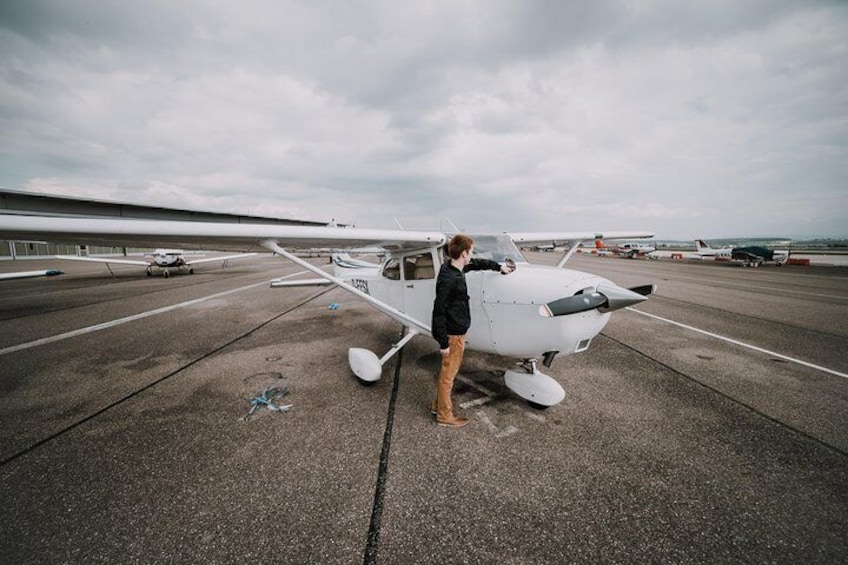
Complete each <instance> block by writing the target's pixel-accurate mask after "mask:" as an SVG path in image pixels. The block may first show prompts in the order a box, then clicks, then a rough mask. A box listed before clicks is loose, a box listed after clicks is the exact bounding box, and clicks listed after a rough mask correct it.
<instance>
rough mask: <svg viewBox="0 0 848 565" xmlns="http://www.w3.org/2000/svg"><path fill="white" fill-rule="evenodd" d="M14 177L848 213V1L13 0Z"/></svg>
mask: <svg viewBox="0 0 848 565" xmlns="http://www.w3.org/2000/svg"><path fill="white" fill-rule="evenodd" d="M0 132H2V143H0V186H2V187H5V188H11V189H19V190H30V191H38V192H49V193H55V194H69V195H75V196H81V197H94V198H101V199H107V200H126V201H131V202H139V203H147V204H158V205H162V206H169V207H187V208H197V209H204V210H225V211H232V212H239V213H251V214H261V215H277V216H283V217H297V218H303V219H313V220H329V219H331V218H335V219H337V220H338V221H343V222H354V223H356V224H357V225H358V226H360V227H394V226H395V223H394V218H395V217H397V218H398V219H399V220H400V222H401V223H402V224H404V226H406V227H409V228H428V229H429V228H438V227H439V225H440V222H443V221H444V220H443V219H444V218H449V219H450V220H452V221H453V222H454V223H455V224H457V225H458V226H460V227H461V228H462V229H468V230H473V231H505V230H516V231H517V230H522V231H531V230H546V231H547V230H583V229H588V230H598V229H603V230H611V229H648V230H653V231H655V232H656V233H657V235H658V237H660V238H664V239H690V238H693V237H696V236H701V237H733V236H785V237H802V236H813V235H817V236H831V237H845V236H848V2H844V1H831V2H825V1H821V2H820V1H814V0H806V1H803V2H799V1H795V0H787V1H782V0H746V1H744V2H740V1H738V0H713V1H707V2H679V1H677V0H668V1H663V0H620V1H611V0H604V1H592V2H566V1H556V0H551V1H530V0H516V1H509V0H502V1H498V0H465V1H462V0H444V1H434V2H423V1H410V2H395V1H390V0H386V1H365V2H351V1H342V0H339V1H322V0H318V1H315V2H312V1H309V2H307V1H300V2H287V1H280V0H267V1H266V0H260V1H254V0H240V1H239V2H223V1H221V2H208V1H205V0H204V1H200V0H181V1H179V2H173V1H171V0H162V1H158V0H133V1H132V2H115V1H107V0H98V1H95V0H74V1H73V2H68V1H65V0H53V1H46V0H3V2H2V3H0Z"/></svg>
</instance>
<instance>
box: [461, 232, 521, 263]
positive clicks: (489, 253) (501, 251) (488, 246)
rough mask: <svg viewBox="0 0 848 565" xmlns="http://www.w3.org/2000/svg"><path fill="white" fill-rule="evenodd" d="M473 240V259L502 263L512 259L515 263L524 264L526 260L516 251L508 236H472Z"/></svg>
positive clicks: (516, 248)
mask: <svg viewBox="0 0 848 565" xmlns="http://www.w3.org/2000/svg"><path fill="white" fill-rule="evenodd" d="M471 237H472V239H474V258H476V259H491V260H492V261H497V262H498V263H503V262H504V261H506V260H507V259H512V260H513V261H515V262H516V263H526V262H527V259H525V258H524V255H522V254H521V251H519V250H518V247H516V246H515V243H513V241H512V238H510V237H509V236H508V235H503V234H501V235H472V236H471Z"/></svg>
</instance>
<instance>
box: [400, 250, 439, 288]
mask: <svg viewBox="0 0 848 565" xmlns="http://www.w3.org/2000/svg"><path fill="white" fill-rule="evenodd" d="M403 278H404V279H406V280H408V281H423V280H429V279H434V278H436V268H435V267H434V266H433V255H432V254H431V253H430V252H429V251H428V252H427V253H417V254H415V255H407V256H406V257H404V258H403Z"/></svg>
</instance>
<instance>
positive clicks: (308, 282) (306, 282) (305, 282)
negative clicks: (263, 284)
mask: <svg viewBox="0 0 848 565" xmlns="http://www.w3.org/2000/svg"><path fill="white" fill-rule="evenodd" d="M333 284H336V283H334V282H332V281H328V280H327V279H300V280H295V281H272V282H271V288H283V287H290V286H330V285H333Z"/></svg>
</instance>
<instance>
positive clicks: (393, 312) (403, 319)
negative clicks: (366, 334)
mask: <svg viewBox="0 0 848 565" xmlns="http://www.w3.org/2000/svg"><path fill="white" fill-rule="evenodd" d="M260 245H261V246H262V247H264V248H265V249H267V250H269V251H273V252H274V253H277V254H278V255H280V256H281V257H285V258H286V259H288V260H289V261H291V262H293V263H295V264H297V265H300V266H301V267H303V268H304V269H307V270H309V271H311V272H313V273H315V274H316V275H318V276H319V277H321V278H322V279H326V280H328V281H330V282H331V283H334V284H336V285H338V286H340V287H341V288H343V289H345V290H346V291H348V292H350V293H351V294H354V295H355V296H358V297H359V298H361V299H362V300H364V301H366V302H368V303H369V304H371V305H372V306H374V307H375V308H376V309H377V310H379V311H380V312H382V313H384V314H386V315H387V316H389V317H390V318H393V319H395V320H397V321H398V322H400V323H401V324H403V325H404V326H406V327H408V328H415V329H417V330H419V331H420V332H422V333H425V334H429V333H430V327H429V326H428V325H426V324H424V323H422V322H419V321H418V320H416V319H415V318H412V317H410V316H408V315H406V314H404V313H403V312H401V311H400V310H398V309H396V308H394V307H392V306H389V305H388V304H386V303H385V302H382V301H380V300H377V299H376V298H374V297H373V296H371V295H370V294H366V293H364V292H362V291H361V290H359V289H358V288H355V287H353V286H351V285H349V284H348V283H346V282H344V281H343V280H342V279H340V278H337V277H334V276H333V275H331V274H329V273H327V272H325V271H322V270H321V269H319V268H318V267H316V266H315V265H313V264H312V263H309V262H307V261H304V260H303V259H301V258H300V257H296V256H295V255H294V254H292V253H289V252H288V251H286V250H285V249H283V248H282V247H280V246H279V245H277V242H276V241H272V240H266V241H263V242H261V243H260Z"/></svg>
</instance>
